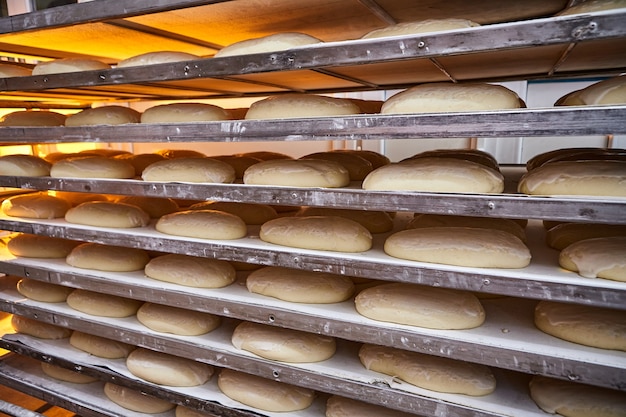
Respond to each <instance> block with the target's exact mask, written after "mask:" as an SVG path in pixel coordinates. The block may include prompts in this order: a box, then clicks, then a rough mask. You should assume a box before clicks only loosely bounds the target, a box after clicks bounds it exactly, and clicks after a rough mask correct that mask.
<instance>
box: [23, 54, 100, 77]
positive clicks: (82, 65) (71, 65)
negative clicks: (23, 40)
mask: <svg viewBox="0 0 626 417" xmlns="http://www.w3.org/2000/svg"><path fill="white" fill-rule="evenodd" d="M108 69H111V66H110V65H108V64H105V63H104V62H101V61H98V60H97V59H89V58H59V59H53V60H52V61H46V62H40V63H38V64H37V65H35V67H34V68H33V71H32V75H46V74H58V73H65V72H81V71H93V70H108Z"/></svg>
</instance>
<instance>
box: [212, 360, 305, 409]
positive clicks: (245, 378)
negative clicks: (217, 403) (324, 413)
mask: <svg viewBox="0 0 626 417" xmlns="http://www.w3.org/2000/svg"><path fill="white" fill-rule="evenodd" d="M217 385H218V387H219V389H220V390H221V391H222V392H223V393H224V395H226V396H227V397H229V398H231V399H233V400H235V401H239V402H240V403H242V404H245V405H247V406H250V407H254V408H258V409H259V410H264V411H272V412H290V411H298V410H304V409H306V408H308V407H309V406H310V405H311V404H312V403H313V400H314V399H315V391H313V390H310V389H307V388H301V387H298V386H295V385H290V384H286V383H284V382H279V381H274V380H271V379H267V378H263V377H260V376H256V375H251V374H246V373H243V372H239V371H234V370H232V369H222V371H221V372H220V374H219V377H218V379H217Z"/></svg>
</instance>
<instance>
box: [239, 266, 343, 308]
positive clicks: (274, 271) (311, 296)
mask: <svg viewBox="0 0 626 417" xmlns="http://www.w3.org/2000/svg"><path fill="white" fill-rule="evenodd" d="M246 287H247V288H248V291H250V292H252V293H255V294H261V295H265V296H268V297H274V298H278V299H279V300H284V301H290V302H294V303H308V304H330V303H340V302H342V301H346V300H347V299H349V298H350V297H352V295H353V294H354V283H353V281H352V279H350V277H346V276H343V275H337V274H331V273H327V272H313V271H306V270H301V269H293V268H285V267H281V266H268V267H264V268H261V269H257V270H255V271H253V272H252V273H250V275H248V278H247V279H246Z"/></svg>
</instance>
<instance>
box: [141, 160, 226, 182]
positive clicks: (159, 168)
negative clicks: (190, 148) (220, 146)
mask: <svg viewBox="0 0 626 417" xmlns="http://www.w3.org/2000/svg"><path fill="white" fill-rule="evenodd" d="M141 178H142V179H143V180H144V181H157V182H191V183H232V182H233V181H234V180H235V169H234V168H233V167H232V166H230V165H228V164H227V163H226V162H222V161H219V160H217V159H213V158H207V157H196V158H194V157H181V158H173V159H166V160H164V161H159V162H155V163H153V164H150V165H148V166H147V167H146V168H145V169H144V170H143V173H142V174H141Z"/></svg>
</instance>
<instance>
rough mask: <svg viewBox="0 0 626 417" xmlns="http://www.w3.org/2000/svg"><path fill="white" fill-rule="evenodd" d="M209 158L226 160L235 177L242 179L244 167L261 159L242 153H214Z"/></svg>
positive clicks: (246, 167)
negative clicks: (214, 154)
mask: <svg viewBox="0 0 626 417" xmlns="http://www.w3.org/2000/svg"><path fill="white" fill-rule="evenodd" d="M211 158H213V159H217V160H218V161H222V162H226V163H227V164H228V165H230V166H231V167H233V169H234V170H235V178H237V179H243V174H244V172H246V169H248V168H250V167H251V166H252V165H254V164H257V163H259V162H261V161H262V159H260V158H254V157H252V156H243V155H216V156H212V157H211Z"/></svg>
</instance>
